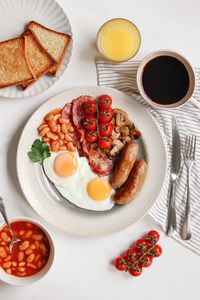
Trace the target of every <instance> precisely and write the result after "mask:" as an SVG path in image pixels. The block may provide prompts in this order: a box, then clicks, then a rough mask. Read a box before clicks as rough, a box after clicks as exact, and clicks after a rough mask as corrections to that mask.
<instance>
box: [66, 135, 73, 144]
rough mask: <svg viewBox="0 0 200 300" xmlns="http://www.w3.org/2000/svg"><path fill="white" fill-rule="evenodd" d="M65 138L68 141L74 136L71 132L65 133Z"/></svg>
mask: <svg viewBox="0 0 200 300" xmlns="http://www.w3.org/2000/svg"><path fill="white" fill-rule="evenodd" d="M65 140H66V141H68V142H71V141H72V137H71V135H70V134H69V133H65Z"/></svg>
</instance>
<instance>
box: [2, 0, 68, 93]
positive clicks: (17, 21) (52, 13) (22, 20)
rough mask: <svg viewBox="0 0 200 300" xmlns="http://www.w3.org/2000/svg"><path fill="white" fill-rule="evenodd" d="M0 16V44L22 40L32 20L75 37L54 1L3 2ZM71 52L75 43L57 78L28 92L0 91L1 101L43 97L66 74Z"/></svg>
mask: <svg viewBox="0 0 200 300" xmlns="http://www.w3.org/2000/svg"><path fill="white" fill-rule="evenodd" d="M0 16H1V30H0V41H5V40H8V39H11V38H15V37H18V36H20V35H21V34H22V33H23V32H24V29H25V26H26V25H27V24H28V23H29V22H30V21H31V20H34V21H36V22H38V23H41V24H42V25H44V26H46V27H48V28H50V29H53V30H56V31H59V32H63V33H68V34H69V35H72V32H71V27H70V24H69V20H68V18H67V16H66V14H65V12H64V11H63V9H62V8H61V7H60V6H59V4H58V3H57V2H56V1H54V0H0ZM71 52H72V42H71V43H70V45H69V47H68V49H67V52H66V54H65V57H64V59H63V61H62V64H61V67H60V69H59V71H58V73H57V75H56V76H48V75H44V76H42V78H40V79H39V80H38V81H37V82H36V83H34V84H33V85H32V86H31V87H30V88H28V89H27V90H25V91H23V90H21V89H19V88H18V87H17V86H12V87H6V88H2V89H0V97H6V98H25V97H31V96H34V95H36V94H39V93H42V92H43V91H45V90H46V89H48V88H49V87H51V86H52V85H53V84H54V83H55V82H56V81H57V80H58V78H59V77H60V76H61V75H62V74H63V72H64V71H65V69H66V68H67V65H68V63H69V60H70V56H71Z"/></svg>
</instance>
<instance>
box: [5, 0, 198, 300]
mask: <svg viewBox="0 0 200 300" xmlns="http://www.w3.org/2000/svg"><path fill="white" fill-rule="evenodd" d="M58 2H59V3H60V5H61V6H62V7H63V8H64V10H65V11H66V13H67V15H68V17H69V19H70V22H71V26H72V31H73V35H74V48H73V55H72V58H71V61H70V64H69V66H68V69H67V71H66V72H65V73H64V75H63V76H62V78H60V80H59V81H58V82H57V83H56V84H55V85H54V86H53V87H52V88H50V89H49V90H48V91H46V92H44V93H43V94H41V95H38V96H36V97H34V98H30V99H22V100H18V99H17V100H15V99H13V100H9V99H0V113H1V125H0V139H1V143H0V166H1V176H0V190H1V195H2V196H3V198H4V199H5V203H6V207H7V210H8V214H9V217H11V218H12V217H16V216H28V217H32V218H35V219H38V220H40V221H41V222H42V223H44V224H45V225H46V226H47V227H48V229H49V230H50V232H51V234H52V236H53V239H54V241H55V245H56V257H55V263H54V266H53V268H52V269H51V270H50V272H49V273H48V274H47V276H46V277H44V278H43V279H42V280H41V281H39V282H37V283H35V284H33V285H31V286H26V287H13V286H9V285H7V284H4V283H3V282H0V297H1V299H2V300H13V299H20V300H27V299H29V300H37V299H48V300H53V299H55V298H56V299H58V300H64V299H70V300H77V299H88V300H92V299H95V300H100V299H101V300H102V299H106V300H107V299H115V300H118V299H120V300H121V299H127V300H128V299H136V298H137V299H142V300H143V299H148V298H149V299H155V300H156V299H162V300H168V299H169V298H173V299H181V300H186V299H190V300H196V299H199V290H200V288H199V278H200V259H199V257H198V256H197V255H196V254H194V253H192V252H191V251H190V250H188V249H186V248H184V247H183V246H182V245H180V244H178V243H177V242H175V241H174V240H173V239H171V238H167V237H166V236H165V234H164V233H161V241H160V244H161V245H162V247H163V250H164V253H163V256H162V257H160V258H159V259H157V260H155V262H154V263H153V265H152V267H150V268H149V269H146V270H145V271H144V273H143V275H142V276H141V277H138V278H133V277H131V276H128V274H125V273H120V272H117V271H116V270H115V269H114V268H113V266H112V265H111V261H112V259H113V258H114V257H116V256H118V255H119V254H120V253H121V252H122V251H123V250H125V249H126V248H127V247H128V246H129V245H131V243H132V242H133V241H134V240H136V239H137V238H139V237H140V236H141V235H143V234H144V233H145V232H146V231H147V230H149V229H152V228H155V229H158V230H160V229H159V227H158V226H157V225H156V224H155V223H154V221H153V220H152V219H151V218H150V217H149V216H146V217H145V218H143V219H142V220H141V221H139V222H138V223H137V224H135V225H132V226H130V227H129V228H127V229H125V230H123V231H121V232H118V233H115V234H112V235H109V236H105V237H98V238H90V239H87V238H81V237H77V236H70V235H68V234H66V233H62V232H59V231H58V230H56V229H54V228H53V227H52V226H51V225H49V224H47V223H45V221H43V220H41V218H40V217H39V216H38V215H37V214H36V213H35V212H34V211H33V210H32V208H31V207H30V206H29V204H28V203H27V202H26V199H25V198H24V196H23V194H22V192H21V189H20V186H19V183H18V180H17V174H16V166H15V160H16V149H17V143H18V140H19V137H20V133H21V130H22V128H23V126H24V124H25V122H26V121H27V119H28V118H29V116H30V115H31V114H32V113H33V111H34V110H35V109H36V108H37V107H38V106H40V105H41V104H42V103H43V102H44V101H45V100H47V99H48V98H50V97H51V96H53V95H55V94H57V93H59V92H61V91H63V90H65V89H67V88H70V87H75V86H84V85H95V84H96V70H95V65H94V57H95V56H96V55H97V54H98V53H97V51H96V48H95V36H96V33H97V31H98V29H99V27H100V26H101V25H102V24H103V23H104V21H106V20H108V19H110V18H114V17H124V18H128V19H130V20H132V21H133V22H135V24H137V26H138V27H139V28H140V31H141V35H142V46H141V49H140V51H139V53H138V55H137V57H136V58H142V57H143V56H144V55H145V54H147V53H148V52H150V51H152V50H156V49H161V48H168V49H174V50H176V51H179V52H181V53H183V54H184V55H185V56H186V57H188V59H189V60H190V61H191V63H192V64H193V65H194V66H200V36H199V28H200V2H199V1H198V0H191V1H188V0H176V1H174V0H167V1H166V0H151V1H149V0H134V1H132V0H124V1H116V0H109V1H108V0H101V1H94V0H84V1H81V0H68V1H66V0H59V1H58Z"/></svg>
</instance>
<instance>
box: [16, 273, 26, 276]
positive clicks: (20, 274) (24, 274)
mask: <svg viewBox="0 0 200 300" xmlns="http://www.w3.org/2000/svg"><path fill="white" fill-rule="evenodd" d="M16 274H17V275H18V276H20V277H24V276H26V272H23V273H16Z"/></svg>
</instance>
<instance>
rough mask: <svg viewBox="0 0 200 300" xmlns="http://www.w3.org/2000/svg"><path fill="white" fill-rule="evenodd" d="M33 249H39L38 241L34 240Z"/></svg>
mask: <svg viewBox="0 0 200 300" xmlns="http://www.w3.org/2000/svg"><path fill="white" fill-rule="evenodd" d="M35 249H36V250H38V249H40V243H39V242H38V241H35Z"/></svg>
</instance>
